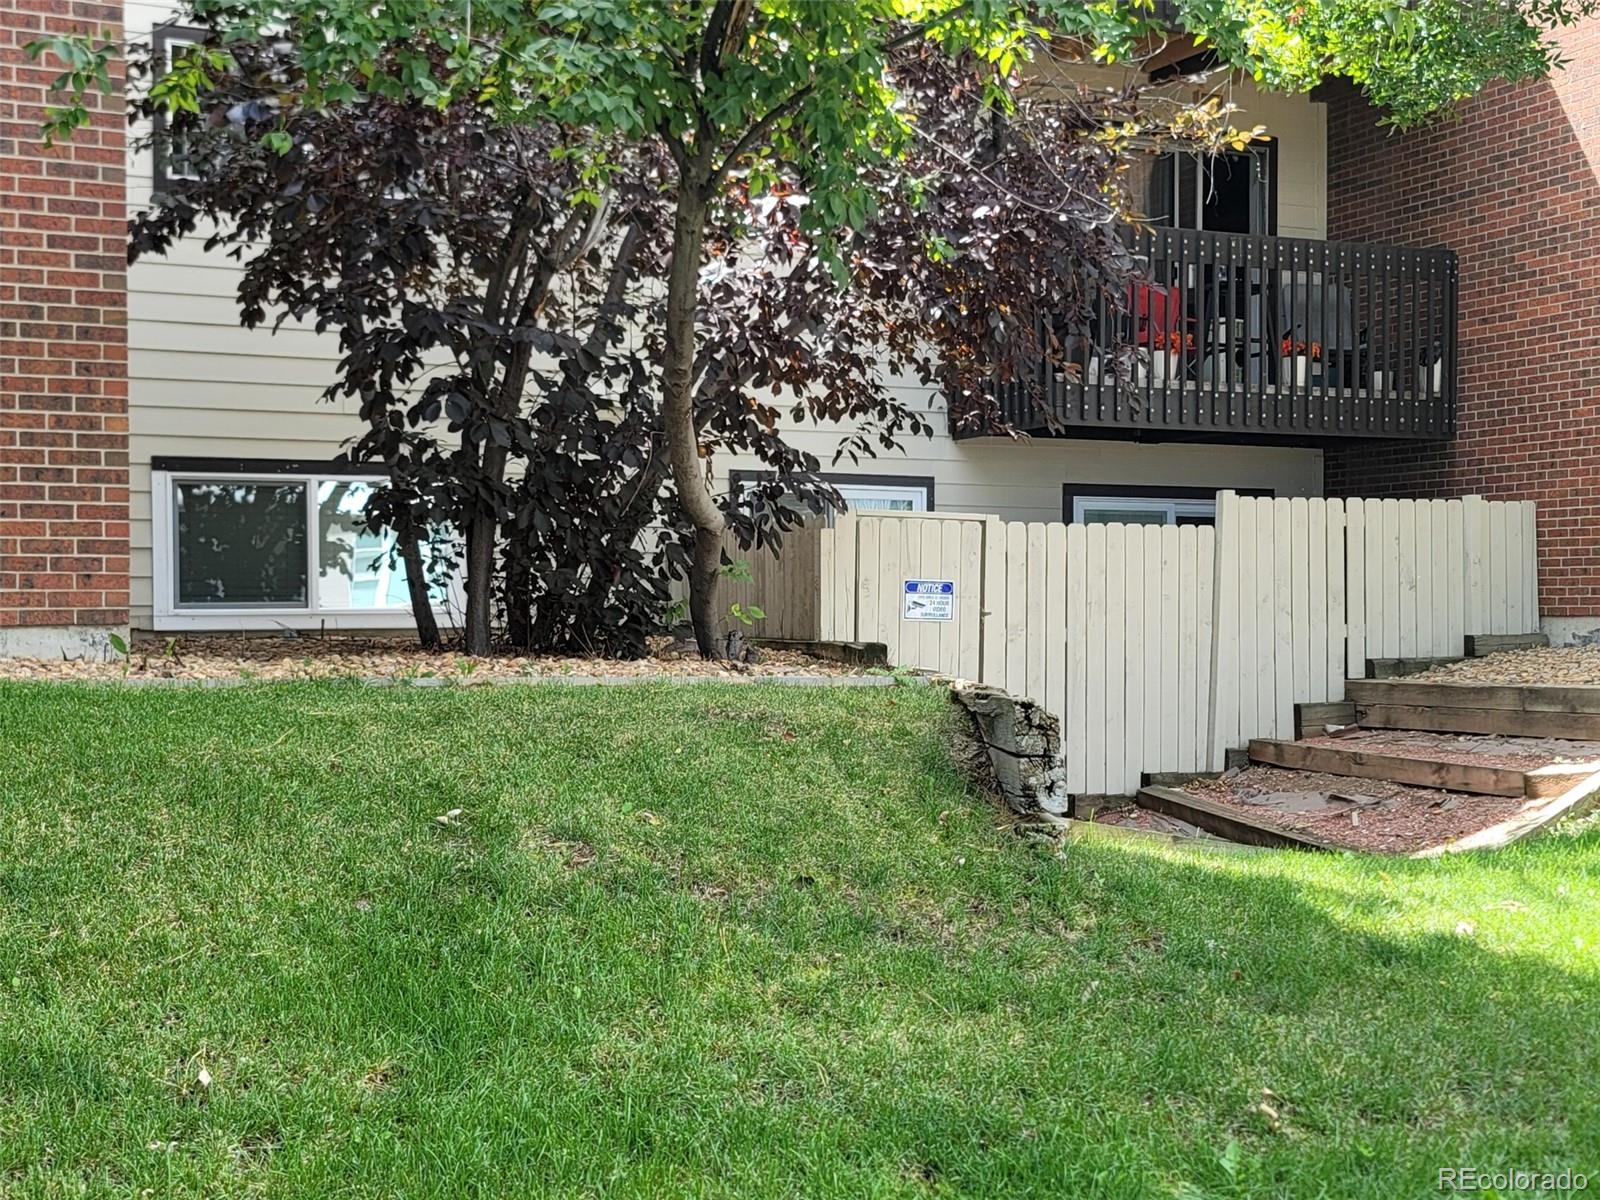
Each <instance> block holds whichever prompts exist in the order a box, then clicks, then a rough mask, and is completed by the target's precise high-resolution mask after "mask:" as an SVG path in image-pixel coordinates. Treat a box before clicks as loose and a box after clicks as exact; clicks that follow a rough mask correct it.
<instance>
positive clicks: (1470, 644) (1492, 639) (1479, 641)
mask: <svg viewBox="0 0 1600 1200" xmlns="http://www.w3.org/2000/svg"><path fill="white" fill-rule="evenodd" d="M1465 644H1466V651H1467V657H1468V658H1482V657H1483V656H1484V655H1485V654H1493V653H1495V652H1496V651H1497V650H1536V649H1542V648H1543V647H1545V646H1548V645H1549V644H1550V638H1549V636H1548V635H1546V634H1543V633H1469V634H1467V636H1466V638H1465Z"/></svg>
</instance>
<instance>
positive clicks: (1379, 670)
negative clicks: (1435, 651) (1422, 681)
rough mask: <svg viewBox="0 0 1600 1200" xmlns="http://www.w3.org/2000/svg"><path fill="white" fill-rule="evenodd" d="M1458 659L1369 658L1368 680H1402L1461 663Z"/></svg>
mask: <svg viewBox="0 0 1600 1200" xmlns="http://www.w3.org/2000/svg"><path fill="white" fill-rule="evenodd" d="M1460 661H1461V659H1460V658H1459V657H1458V658H1369V659H1367V678H1368V679H1400V678H1403V677H1405V676H1407V675H1421V674H1422V673H1423V672H1424V671H1431V670H1433V668H1434V667H1443V666H1447V665H1449V664H1450V663H1457V662H1460Z"/></svg>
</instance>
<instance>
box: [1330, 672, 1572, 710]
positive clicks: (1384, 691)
mask: <svg viewBox="0 0 1600 1200" xmlns="http://www.w3.org/2000/svg"><path fill="white" fill-rule="evenodd" d="M1345 694H1346V695H1348V696H1349V697H1350V699H1351V700H1352V701H1354V702H1355V704H1356V706H1357V707H1358V708H1359V707H1360V706H1362V705H1363V704H1403V705H1413V706H1422V707H1428V708H1479V709H1493V708H1497V709H1505V710H1508V711H1510V712H1529V713H1582V714H1588V715H1592V716H1600V687H1596V686H1594V685H1587V686H1584V685H1570V686H1562V687H1557V686H1551V685H1516V684H1476V683H1410V682H1408V681H1406V680H1404V679H1351V680H1348V681H1347V682H1346V683H1345Z"/></svg>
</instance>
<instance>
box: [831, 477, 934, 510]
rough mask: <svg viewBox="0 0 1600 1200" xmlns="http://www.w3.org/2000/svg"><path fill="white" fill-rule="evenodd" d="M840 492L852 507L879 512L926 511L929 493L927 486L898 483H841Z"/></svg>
mask: <svg viewBox="0 0 1600 1200" xmlns="http://www.w3.org/2000/svg"><path fill="white" fill-rule="evenodd" d="M837 486H838V488H839V494H840V495H841V496H843V497H844V498H845V502H846V503H847V504H849V505H850V507H851V508H852V509H856V510H860V511H867V510H871V509H876V510H877V511H879V512H926V511H927V508H928V493H927V490H926V489H925V488H916V487H902V486H896V485H887V484H885V485H881V486H873V485H871V484H851V483H845V484H839V485H837Z"/></svg>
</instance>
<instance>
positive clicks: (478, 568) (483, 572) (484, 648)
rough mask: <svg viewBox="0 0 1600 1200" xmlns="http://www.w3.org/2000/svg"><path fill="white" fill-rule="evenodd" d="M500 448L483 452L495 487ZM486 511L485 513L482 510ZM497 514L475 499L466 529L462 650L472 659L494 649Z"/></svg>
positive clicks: (501, 464)
mask: <svg viewBox="0 0 1600 1200" xmlns="http://www.w3.org/2000/svg"><path fill="white" fill-rule="evenodd" d="M505 474H506V451H505V447H504V446H498V445H496V444H494V443H493V442H490V443H489V444H488V445H487V446H485V447H484V449H483V475H484V478H485V479H486V480H487V481H488V482H489V483H490V484H491V485H497V484H499V483H500V482H501V480H503V479H504V478H505ZM485 510H487V511H485ZM499 532H500V514H499V512H498V511H497V510H496V508H495V502H494V500H492V499H489V500H485V499H484V498H482V497H481V496H480V497H479V499H478V511H477V512H476V513H474V514H473V516H472V523H471V524H470V525H468V526H467V578H466V591H467V616H466V622H467V628H466V646H465V647H464V649H465V650H466V652H467V653H468V654H470V655H472V656H473V657H474V658H483V657H485V656H486V655H488V654H490V653H492V652H493V650H494V620H493V616H494V564H495V542H496V540H497V538H496V535H497V534H498V533H499Z"/></svg>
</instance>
